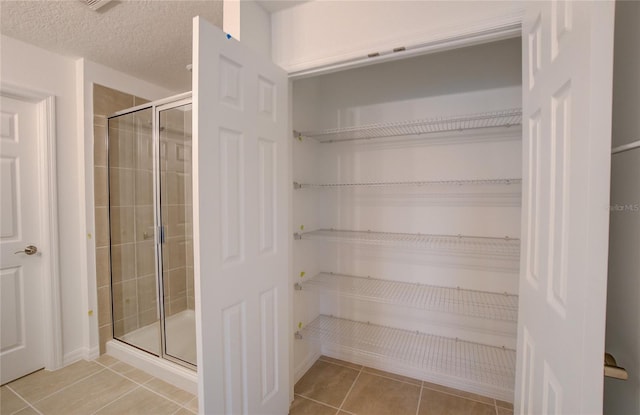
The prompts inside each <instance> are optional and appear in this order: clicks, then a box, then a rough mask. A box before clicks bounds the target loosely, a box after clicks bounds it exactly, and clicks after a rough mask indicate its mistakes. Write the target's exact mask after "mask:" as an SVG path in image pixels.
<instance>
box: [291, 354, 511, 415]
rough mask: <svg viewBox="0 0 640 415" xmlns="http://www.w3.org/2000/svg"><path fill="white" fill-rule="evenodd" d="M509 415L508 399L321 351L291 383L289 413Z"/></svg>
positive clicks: (308, 414) (335, 414)
mask: <svg viewBox="0 0 640 415" xmlns="http://www.w3.org/2000/svg"><path fill="white" fill-rule="evenodd" d="M347 414H356V415H387V414H388V415H458V414H460V415H463V414H464V415H513V405H511V404H510V403H507V402H502V401H499V400H495V399H492V398H487V397H484V396H480V395H475V394H472V393H468V392H463V391H459V390H456V389H451V388H447V387H444V386H440V385H435V384H432V383H429V382H422V381H419V380H416V379H411V378H407V377H404V376H399V375H395V374H391V373H387V372H383V371H380V370H376V369H371V368H368V367H364V366H360V365H355V364H353V363H349V362H344V361H341V360H337V359H332V358H330V357H326V356H322V357H320V359H318V361H317V362H316V363H314V365H313V366H312V367H311V369H309V371H308V372H307V373H306V374H305V375H304V376H303V377H302V378H301V379H300V380H299V381H298V383H296V386H295V400H294V401H293V404H292V405H291V409H290V411H289V415H347Z"/></svg>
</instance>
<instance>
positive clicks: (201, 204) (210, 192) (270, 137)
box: [193, 18, 291, 415]
mask: <svg viewBox="0 0 640 415" xmlns="http://www.w3.org/2000/svg"><path fill="white" fill-rule="evenodd" d="M287 100H288V79H287V74H286V73H285V72H284V71H282V70H281V69H280V68H278V67H276V66H275V65H274V64H273V63H271V62H270V61H268V60H267V59H265V58H262V57H260V56H258V55H257V54H256V53H252V52H251V51H250V50H248V49H246V48H245V46H244V45H242V44H241V43H239V42H237V41H236V40H233V39H231V40H228V39H227V38H226V36H225V34H224V33H223V32H222V31H220V30H219V29H217V28H216V27H214V26H213V25H211V24H209V23H207V22H206V21H204V20H202V19H200V18H195V19H194V39H193V109H194V112H193V154H194V159H193V160H194V163H193V197H194V220H193V224H194V261H195V287H196V288H195V293H196V316H197V317H196V325H197V329H196V333H197V342H198V376H199V386H198V387H199V399H200V411H201V412H202V413H206V414H234V415H240V414H286V413H287V412H288V408H289V369H288V368H289V339H288V333H289V331H288V327H289V320H288V314H287V313H288V298H289V289H288V284H287V281H288V278H287V272H288V251H289V239H290V237H291V235H289V232H288V218H289V208H288V206H289V201H288V196H287V195H288V191H287V189H289V187H290V186H291V182H290V179H289V173H288V172H289V168H288V163H289V151H290V150H289V144H290V134H289V133H287V131H288V128H289V125H288V111H287Z"/></svg>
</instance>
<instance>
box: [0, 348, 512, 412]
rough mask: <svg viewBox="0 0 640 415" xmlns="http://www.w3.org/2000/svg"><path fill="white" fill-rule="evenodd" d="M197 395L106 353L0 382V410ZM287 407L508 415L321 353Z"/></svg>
mask: <svg viewBox="0 0 640 415" xmlns="http://www.w3.org/2000/svg"><path fill="white" fill-rule="evenodd" d="M197 412H198V399H197V398H196V397H195V396H194V395H192V394H190V393H188V392H185V391H183V390H181V389H178V388H176V387H174V386H172V385H169V384H168V383H165V382H163V381H161V380H160V379H157V378H154V377H153V376H151V375H149V374H147V373H145V372H143V371H140V370H138V369H135V368H134V367H132V366H129V365H127V364H126V363H123V362H120V361H119V360H116V359H114V358H112V357H110V356H108V355H102V356H101V357H99V358H98V359H96V360H94V361H91V362H86V361H79V362H76V363H74V364H72V365H70V366H67V367H65V368H64V369H61V370H58V371H55V372H47V371H44V370H41V371H38V372H35V373H32V374H30V375H28V376H25V377H23V378H20V379H17V380H15V381H13V382H11V383H8V384H6V385H4V386H2V387H1V388H0V414H1V415H14V414H15V415H36V414H40V415H76V414H77V415H88V414H95V415H123V414H130V415H194V414H196V413H197ZM289 414H290V415H348V414H356V415H387V414H389V415H457V414H464V415H513V406H512V405H511V404H509V403H506V402H502V401H497V400H495V399H491V398H487V397H484V396H480V395H475V394H471V393H467V392H462V391H458V390H455V389H451V388H447V387H444V386H439V385H434V384H431V383H428V382H422V381H419V380H416V379H411V378H407V377H404V376H398V375H394V374H391V373H387V372H382V371H379V370H375V369H371V368H368V367H363V366H360V365H355V364H352V363H349V362H344V361H341V360H337V359H332V358H330V357H326V356H322V357H320V359H319V360H318V361H317V362H316V363H315V364H314V365H313V366H312V367H311V369H309V371H308V372H307V373H306V374H305V375H304V376H303V377H302V379H300V380H299V381H298V383H297V384H296V385H295V400H294V401H293V404H292V405H291V409H290V411H289Z"/></svg>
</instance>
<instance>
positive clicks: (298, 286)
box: [293, 282, 302, 291]
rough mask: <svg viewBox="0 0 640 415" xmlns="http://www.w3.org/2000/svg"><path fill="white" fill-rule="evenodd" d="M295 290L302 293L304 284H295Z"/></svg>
mask: <svg viewBox="0 0 640 415" xmlns="http://www.w3.org/2000/svg"><path fill="white" fill-rule="evenodd" d="M293 289H294V290H296V291H302V284H300V283H299V282H296V283H295V284H293Z"/></svg>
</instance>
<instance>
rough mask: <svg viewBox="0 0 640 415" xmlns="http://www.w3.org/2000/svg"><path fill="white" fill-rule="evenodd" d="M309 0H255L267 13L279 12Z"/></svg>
mask: <svg viewBox="0 0 640 415" xmlns="http://www.w3.org/2000/svg"><path fill="white" fill-rule="evenodd" d="M308 1H311V0H256V2H257V3H258V4H260V5H261V6H262V7H263V8H264V9H265V10H266V11H268V12H269V13H273V12H279V11H280V10H284V9H288V8H290V7H294V6H297V5H299V4H302V3H306V2H308Z"/></svg>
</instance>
